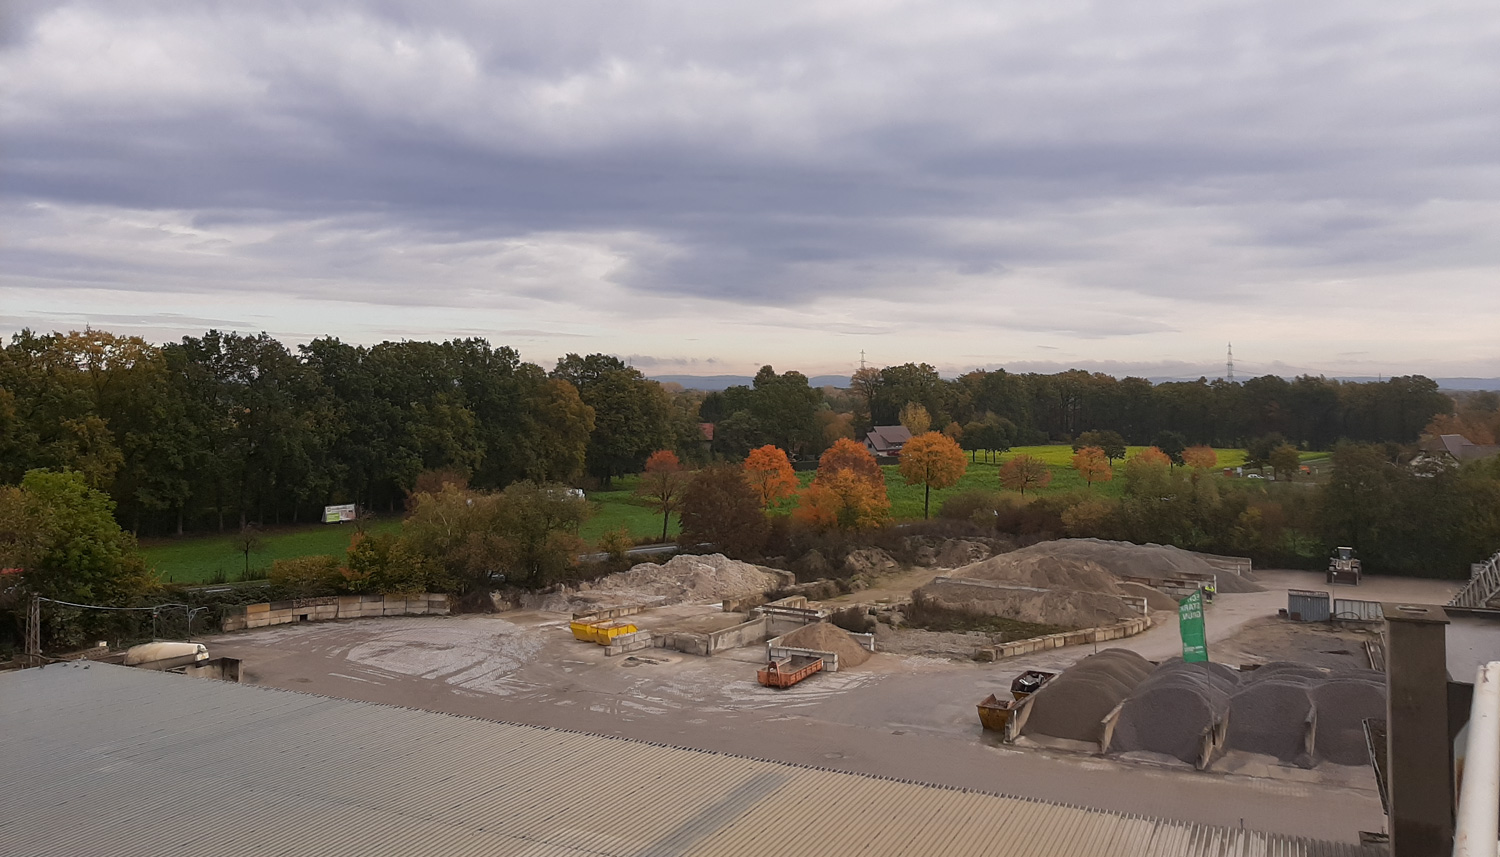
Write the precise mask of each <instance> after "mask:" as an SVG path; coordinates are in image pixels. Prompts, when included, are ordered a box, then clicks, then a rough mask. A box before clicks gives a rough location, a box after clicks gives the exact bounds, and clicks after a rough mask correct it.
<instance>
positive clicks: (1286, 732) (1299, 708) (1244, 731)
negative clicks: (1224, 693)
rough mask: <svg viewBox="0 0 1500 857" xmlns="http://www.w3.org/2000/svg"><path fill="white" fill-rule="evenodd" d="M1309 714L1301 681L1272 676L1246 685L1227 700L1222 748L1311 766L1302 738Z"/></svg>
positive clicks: (1311, 706) (1308, 704)
mask: <svg viewBox="0 0 1500 857" xmlns="http://www.w3.org/2000/svg"><path fill="white" fill-rule="evenodd" d="M1257 672H1259V670H1257ZM1252 675H1253V673H1252ZM1298 678H1303V677H1302V676H1298ZM1312 714H1313V704H1312V699H1311V698H1310V697H1309V696H1308V695H1307V686H1306V684H1304V683H1303V682H1301V681H1297V682H1291V681H1285V680H1280V679H1277V678H1275V677H1274V676H1273V677H1271V678H1267V679H1260V680H1258V681H1251V682H1247V683H1246V684H1245V686H1244V687H1242V688H1240V691H1239V692H1238V693H1236V694H1235V695H1234V696H1233V697H1231V698H1230V700H1229V731H1228V733H1227V734H1226V735H1225V736H1224V745H1225V746H1226V747H1227V748H1228V749H1231V750H1243V751H1245V752H1249V753H1262V754H1264V755H1267V756H1275V757H1276V758H1277V759H1278V760H1279V761H1282V762H1287V763H1290V764H1295V765H1298V766H1301V767H1311V766H1312V764H1313V762H1314V760H1313V759H1312V758H1311V757H1309V756H1308V755H1307V747H1306V740H1305V735H1306V731H1307V725H1308V721H1309V720H1310V719H1311V718H1312Z"/></svg>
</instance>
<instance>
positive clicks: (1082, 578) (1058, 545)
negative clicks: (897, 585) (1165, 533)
mask: <svg viewBox="0 0 1500 857" xmlns="http://www.w3.org/2000/svg"><path fill="white" fill-rule="evenodd" d="M1099 572H1104V574H1102V575H1101V574H1100V573H1099ZM1185 573H1190V574H1213V575H1217V576H1218V585H1219V591H1220V592H1260V591H1262V587H1261V586H1259V585H1258V584H1256V583H1255V582H1254V581H1253V580H1252V579H1251V578H1250V577H1249V576H1248V575H1239V574H1235V573H1234V572H1232V571H1228V570H1226V568H1225V563H1224V561H1223V560H1221V559H1220V558H1218V557H1213V556H1209V555H1207V554H1197V553H1193V552H1192V551H1185V550H1182V549H1181V548H1175V547H1170V546H1164V545H1137V544H1131V543H1130V542H1111V541H1103V540H1101V539H1059V540H1057V541H1053V542H1041V543H1039V544H1035V545H1032V546H1030V547H1025V548H1021V549H1020V550H1017V551H1011V552H1010V553H1007V554H1001V555H1000V556H997V557H991V558H990V559H987V560H985V561H984V562H979V563H975V564H973V565H969V566H965V567H964V568H962V569H959V570H957V571H955V572H953V575H952V576H954V577H971V578H980V579H984V580H1005V581H1009V582H1014V583H1026V584H1027V585H1030V586H1039V587H1045V588H1053V589H1076V590H1082V591H1086V592H1110V593H1118V592H1119V591H1120V590H1118V589H1117V588H1116V585H1117V581H1116V578H1119V577H1145V578H1151V579H1154V580H1165V579H1167V578H1174V577H1180V576H1182V575H1183V574H1185Z"/></svg>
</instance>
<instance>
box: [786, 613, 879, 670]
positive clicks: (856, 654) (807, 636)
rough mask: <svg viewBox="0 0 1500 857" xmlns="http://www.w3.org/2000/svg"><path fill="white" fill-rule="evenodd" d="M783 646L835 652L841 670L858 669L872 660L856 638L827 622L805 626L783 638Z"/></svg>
mask: <svg viewBox="0 0 1500 857" xmlns="http://www.w3.org/2000/svg"><path fill="white" fill-rule="evenodd" d="M781 644H782V645H784V646H789V647H791V648H794V649H812V650H813V651H817V652H833V653H834V654H836V655H838V656H839V669H840V670H846V669H848V668H850V667H857V666H859V665H860V664H862V663H864V662H865V661H868V660H869V659H870V653H869V651H867V650H866V649H865V647H864V646H861V645H860V644H859V643H856V642H855V641H854V638H853V637H851V636H849V632H848V631H845V630H844V629H843V628H840V627H839V626H837V625H830V624H829V623H827V622H814V623H813V624H811V625H803V626H802V627H801V628H798V629H797V630H795V631H793V632H792V633H790V634H787V635H786V636H784V637H782V638H781Z"/></svg>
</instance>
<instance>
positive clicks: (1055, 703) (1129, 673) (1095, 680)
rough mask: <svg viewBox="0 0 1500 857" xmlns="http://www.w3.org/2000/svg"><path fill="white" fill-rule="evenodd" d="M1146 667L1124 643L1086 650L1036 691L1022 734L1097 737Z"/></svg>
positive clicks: (1148, 664) (1076, 738)
mask: <svg viewBox="0 0 1500 857" xmlns="http://www.w3.org/2000/svg"><path fill="white" fill-rule="evenodd" d="M1150 672H1151V662H1150V661H1148V660H1146V659H1145V658H1143V657H1141V656H1140V655H1138V654H1136V653H1135V652H1132V651H1129V650H1127V649H1105V650H1104V651H1102V652H1100V653H1098V654H1097V655H1090V656H1088V657H1086V658H1084V659H1083V660H1081V661H1079V662H1078V663H1076V664H1074V665H1073V666H1072V667H1071V668H1069V669H1068V670H1066V671H1064V672H1063V674H1062V675H1059V676H1058V677H1056V678H1054V679H1052V680H1051V681H1049V682H1047V683H1046V684H1045V685H1043V686H1042V689H1041V690H1039V691H1037V693H1036V695H1035V696H1034V697H1032V702H1031V714H1030V716H1029V717H1028V718H1027V720H1026V726H1025V727H1024V728H1023V729H1022V730H1021V731H1022V734H1026V735H1032V734H1038V735H1046V736H1050V737H1052V738H1065V739H1068V740H1071V741H1095V742H1097V741H1098V740H1099V739H1100V737H1101V736H1102V734H1103V725H1102V724H1103V721H1104V718H1105V716H1106V715H1108V714H1109V713H1110V712H1111V711H1113V710H1114V707H1115V706H1116V705H1119V704H1120V701H1121V700H1122V699H1124V698H1125V697H1126V696H1127V695H1128V694H1129V693H1130V692H1131V691H1132V690H1134V689H1135V687H1136V686H1137V685H1138V684H1140V683H1141V681H1142V680H1143V679H1145V677H1146V676H1147V675H1149V674H1150Z"/></svg>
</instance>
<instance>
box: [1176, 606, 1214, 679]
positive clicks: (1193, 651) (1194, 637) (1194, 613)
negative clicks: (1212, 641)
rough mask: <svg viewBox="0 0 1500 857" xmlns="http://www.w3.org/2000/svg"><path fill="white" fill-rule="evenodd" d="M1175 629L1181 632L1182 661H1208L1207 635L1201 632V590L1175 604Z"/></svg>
mask: <svg viewBox="0 0 1500 857" xmlns="http://www.w3.org/2000/svg"><path fill="white" fill-rule="evenodd" d="M1177 627H1178V629H1179V630H1180V631H1181V632H1182V659H1183V660H1184V661H1187V662H1188V663H1202V662H1204V661H1207V660H1208V635H1207V634H1206V633H1205V632H1204V630H1203V590H1201V589H1200V590H1198V591H1197V592H1194V593H1193V594H1192V595H1189V596H1188V597H1186V598H1184V599H1182V600H1181V601H1180V602H1178V604H1177Z"/></svg>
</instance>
